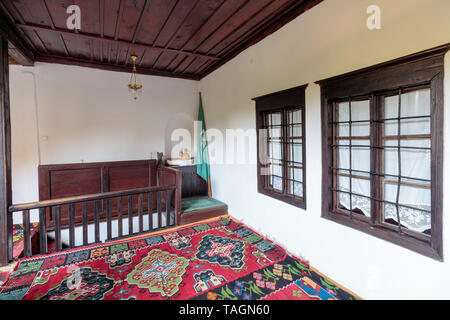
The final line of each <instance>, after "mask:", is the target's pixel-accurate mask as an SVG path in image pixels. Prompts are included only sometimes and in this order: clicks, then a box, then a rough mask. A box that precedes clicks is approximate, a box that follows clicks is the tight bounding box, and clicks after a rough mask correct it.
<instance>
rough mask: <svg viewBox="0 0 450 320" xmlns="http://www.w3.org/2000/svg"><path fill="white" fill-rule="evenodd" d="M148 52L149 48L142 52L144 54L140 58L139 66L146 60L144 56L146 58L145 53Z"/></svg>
mask: <svg viewBox="0 0 450 320" xmlns="http://www.w3.org/2000/svg"><path fill="white" fill-rule="evenodd" d="M146 53H147V49H146V50H144V52H143V53H142V56H141V57H140V59H139V63H138V66H139V67H140V66H141V65H142V62H143V61H144V58H145V54H146Z"/></svg>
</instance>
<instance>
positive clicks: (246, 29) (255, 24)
mask: <svg viewBox="0 0 450 320" xmlns="http://www.w3.org/2000/svg"><path fill="white" fill-rule="evenodd" d="M280 2H281V5H280V6H279V7H278V8H277V9H276V10H272V8H270V6H269V7H268V9H270V10H268V11H269V13H266V12H265V11H264V10H263V11H261V12H260V14H261V15H262V16H263V17H262V19H260V20H259V21H254V20H257V19H258V18H257V16H255V19H254V20H251V21H248V22H247V23H246V24H245V25H242V26H241V28H240V29H239V30H237V32H235V33H234V34H233V35H230V36H229V37H227V39H225V40H224V41H223V42H222V43H221V44H218V45H217V46H216V48H214V49H213V50H212V51H213V52H215V53H217V54H218V53H219V52H220V54H221V55H223V54H224V52H226V51H230V49H231V48H232V47H233V48H234V46H235V45H236V44H237V43H240V42H242V41H244V39H248V37H249V35H253V34H255V31H256V33H257V31H258V30H260V29H261V27H262V26H264V25H265V24H267V23H268V22H269V23H270V21H274V20H277V19H278V17H279V15H280V14H282V13H283V12H289V11H291V10H293V9H295V8H296V7H298V6H300V5H301V4H302V3H303V2H304V1H300V2H297V1H294V2H293V1H285V0H280ZM273 4H274V5H275V4H276V1H274V2H273ZM258 16H259V15H258ZM218 55H219V54H218Z"/></svg>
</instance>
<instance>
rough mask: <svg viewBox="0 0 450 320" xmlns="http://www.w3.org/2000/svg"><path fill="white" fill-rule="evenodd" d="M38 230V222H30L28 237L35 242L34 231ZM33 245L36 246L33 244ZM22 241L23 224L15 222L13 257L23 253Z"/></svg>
mask: <svg viewBox="0 0 450 320" xmlns="http://www.w3.org/2000/svg"><path fill="white" fill-rule="evenodd" d="M38 230H39V223H37V222H35V223H31V224H30V237H31V242H32V243H36V242H37V241H36V240H37V239H36V236H35V235H36V232H37V231H38ZM33 247H36V245H34V246H33ZM23 248H24V243H23V225H21V224H15V225H13V257H14V259H16V258H18V257H20V255H21V254H22V253H23Z"/></svg>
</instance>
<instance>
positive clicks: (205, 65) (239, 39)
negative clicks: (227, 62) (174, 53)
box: [194, 1, 303, 73]
mask: <svg viewBox="0 0 450 320" xmlns="http://www.w3.org/2000/svg"><path fill="white" fill-rule="evenodd" d="M302 3H303V1H301V2H292V1H291V2H289V1H287V2H286V3H284V4H283V5H281V6H280V7H279V8H278V9H277V10H276V11H273V12H272V14H269V15H267V16H265V17H264V18H263V19H262V20H260V21H259V22H258V23H257V24H256V26H254V27H253V28H252V30H250V31H248V32H243V34H242V35H240V36H238V37H237V39H234V41H233V42H231V44H229V45H226V46H224V48H223V49H222V50H220V51H219V53H218V54H217V55H218V56H222V55H223V54H226V52H229V51H231V50H232V49H235V47H236V46H239V45H240V44H241V43H242V42H243V41H245V40H247V39H248V38H249V35H253V34H254V32H255V30H259V28H261V26H262V25H264V24H265V23H267V22H268V21H269V20H271V19H272V18H274V17H277V15H278V14H280V13H282V12H284V11H285V10H292V8H293V7H296V6H298V5H300V4H302ZM272 4H273V3H271V5H272ZM263 11H264V10H262V11H260V13H262V12H263ZM255 17H256V16H255ZM250 21H251V20H249V21H248V22H247V23H249V22H250ZM247 23H245V24H243V25H241V27H240V28H239V30H242V28H244V27H245V25H246V24H247ZM236 31H238V30H236ZM234 34H236V33H234ZM229 37H231V35H229V36H228V37H227V38H229ZM223 41H226V39H224V40H223ZM221 43H223V42H221ZM219 44H220V43H218V44H217V45H219ZM213 50H214V48H212V49H211V51H213ZM211 65H213V63H211V62H210V61H206V62H205V63H203V64H202V65H201V66H199V67H198V69H196V70H195V71H194V73H197V72H198V73H202V72H203V71H204V70H205V69H207V68H209V67H211Z"/></svg>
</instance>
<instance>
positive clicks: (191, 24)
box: [172, 0, 226, 50]
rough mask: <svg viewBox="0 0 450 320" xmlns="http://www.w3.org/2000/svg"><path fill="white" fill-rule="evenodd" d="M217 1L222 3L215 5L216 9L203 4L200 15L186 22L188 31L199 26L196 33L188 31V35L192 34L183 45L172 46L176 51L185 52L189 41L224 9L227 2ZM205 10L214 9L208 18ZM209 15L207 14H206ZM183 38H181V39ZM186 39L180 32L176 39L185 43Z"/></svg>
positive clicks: (209, 4) (208, 4) (201, 4)
mask: <svg viewBox="0 0 450 320" xmlns="http://www.w3.org/2000/svg"><path fill="white" fill-rule="evenodd" d="M216 1H220V2H217V3H218V4H217V3H215V5H216V7H215V8H214V6H213V5H212V4H211V3H209V2H201V3H200V6H199V8H198V10H197V11H199V13H198V15H190V17H191V19H189V20H187V21H186V22H187V23H186V22H185V24H187V25H188V26H186V29H188V30H189V29H191V28H192V27H195V26H196V24H198V25H197V26H196V29H195V31H193V32H189V31H187V33H188V34H189V33H191V34H190V35H189V36H188V38H187V40H184V42H183V43H182V44H181V45H177V44H175V45H174V44H172V47H173V48H175V49H180V50H184V49H185V47H186V44H187V43H188V42H189V41H191V39H192V38H194V36H196V35H197V33H198V32H200V30H201V29H202V28H203V27H204V26H205V25H206V24H207V23H208V22H209V21H210V20H211V19H212V17H214V15H215V14H216V12H217V11H219V10H220V9H221V8H222V7H223V5H224V4H225V2H226V1H225V0H216ZM202 6H203V8H202ZM205 8H206V11H211V9H212V12H211V13H209V14H208V15H207V16H206V18H205V17H204V15H205V13H204V11H205ZM200 9H203V10H200ZM206 14H207V13H206ZM202 20H204V21H202ZM180 36H181V37H180ZM183 38H184V35H183V34H181V35H180V34H179V31H178V32H177V37H176V38H175V39H177V40H178V39H179V40H180V41H183V40H182V39H183Z"/></svg>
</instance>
